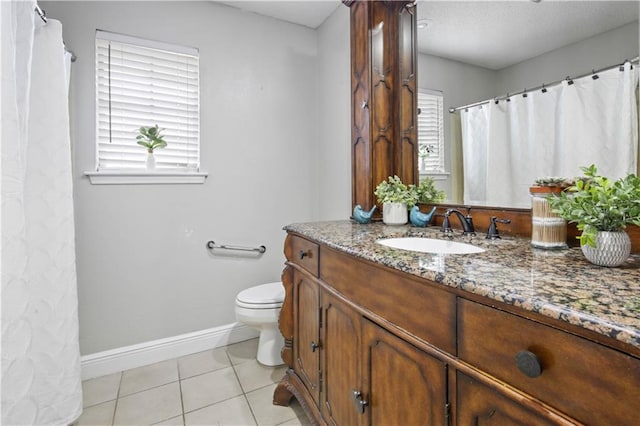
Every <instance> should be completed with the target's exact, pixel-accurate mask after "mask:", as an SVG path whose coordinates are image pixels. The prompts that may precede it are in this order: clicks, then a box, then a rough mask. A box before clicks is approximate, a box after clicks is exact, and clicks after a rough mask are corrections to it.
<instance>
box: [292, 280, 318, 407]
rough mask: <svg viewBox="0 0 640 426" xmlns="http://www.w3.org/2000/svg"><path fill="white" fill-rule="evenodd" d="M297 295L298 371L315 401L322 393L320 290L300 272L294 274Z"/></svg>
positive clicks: (296, 336)
mask: <svg viewBox="0 0 640 426" xmlns="http://www.w3.org/2000/svg"><path fill="white" fill-rule="evenodd" d="M293 276H294V283H295V295H296V299H297V303H296V304H295V305H296V307H295V314H294V315H295V317H296V321H295V324H296V327H295V331H294V333H295V337H294V340H295V342H294V348H295V349H294V350H295V360H296V361H295V370H296V372H297V373H298V375H299V377H300V378H301V379H302V382H303V383H304V384H305V386H306V387H307V389H308V390H309V392H310V393H311V395H312V396H313V398H314V401H315V402H316V404H317V403H318V400H319V392H320V380H319V379H320V377H319V376H320V373H319V369H320V351H319V346H316V345H319V343H320V340H319V339H320V319H319V316H320V288H319V287H318V283H317V282H316V281H315V280H314V279H312V278H310V277H308V276H305V275H304V274H303V273H301V272H299V271H295V272H294V275H293Z"/></svg>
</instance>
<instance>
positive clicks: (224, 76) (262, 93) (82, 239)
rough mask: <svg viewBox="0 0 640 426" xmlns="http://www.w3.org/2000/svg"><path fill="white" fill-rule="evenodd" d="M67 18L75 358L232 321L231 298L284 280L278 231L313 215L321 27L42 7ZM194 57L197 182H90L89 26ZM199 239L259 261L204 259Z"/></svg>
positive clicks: (205, 14) (127, 9)
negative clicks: (71, 58) (190, 49)
mask: <svg viewBox="0 0 640 426" xmlns="http://www.w3.org/2000/svg"><path fill="white" fill-rule="evenodd" d="M41 5H42V7H43V9H45V10H46V12H47V16H48V17H50V18H53V19H59V20H61V21H62V23H63V28H64V39H65V42H66V43H67V45H68V46H69V47H70V48H71V49H73V51H74V52H75V53H76V55H77V57H78V60H77V62H76V63H75V64H74V65H73V70H72V93H71V104H72V144H73V151H74V154H73V155H74V157H73V163H74V191H75V208H76V210H75V215H76V238H77V245H76V247H77V268H78V293H79V316H80V345H81V352H82V354H85V355H86V354H91V353H95V352H99V351H104V350H107V349H112V348H118V347H122V346H126V345H132V344H136V343H140V342H145V341H150V340H154V339H159V338H164V337H170V336H174V335H178V334H182V333H187V332H191V331H197V330H202V329H207V328H212V327H218V326H221V325H225V324H229V323H232V322H234V321H235V316H234V311H233V306H234V298H235V296H236V294H237V293H238V292H239V291H240V290H242V289H244V288H247V287H250V286H252V285H255V284H258V283H263V282H269V281H275V280H279V279H280V274H281V271H282V267H283V262H284V256H283V254H282V247H283V241H284V236H285V233H284V232H283V231H282V227H283V226H284V225H286V224H287V223H291V222H299V221H309V220H316V219H317V218H318V213H317V212H318V205H319V203H318V200H319V197H318V195H317V188H318V180H317V169H318V167H317V165H316V164H317V161H316V160H317V150H316V146H317V144H318V134H319V121H318V113H319V107H318V103H317V102H314V100H316V99H318V85H317V81H318V67H317V58H318V51H317V33H316V31H314V30H311V29H308V28H305V27H302V26H297V25H293V24H288V23H284V22H282V21H277V20H275V19H271V18H265V17H261V16H258V15H254V14H249V13H243V12H240V11H238V10H236V9H233V8H230V7H227V6H222V5H218V4H214V3H211V2H164V1H160V2H71V1H68V2H67V1H62V2H41ZM96 29H102V30H107V31H113V32H119V33H125V34H130V35H134V36H139V37H144V38H149V39H154V40H160V41H166V42H170V43H177V44H183V45H187V46H194V47H197V48H199V49H200V72H201V74H200V77H201V157H202V158H201V163H202V169H203V170H204V171H207V172H209V177H208V179H207V180H206V182H205V183H204V184H203V185H128V186H126V185H115V186H95V185H91V184H90V183H89V181H88V179H87V178H86V177H85V176H84V175H83V172H84V171H89V170H93V169H94V152H95V151H94V149H95V148H94V146H95V137H94V132H95V131H94V128H95V127H94V126H95V112H94V111H95V102H94V39H95V30H96ZM208 240H215V241H216V242H219V243H227V244H237V245H248V246H255V245H259V244H264V245H266V247H267V252H266V254H265V255H264V256H262V257H260V258H255V259H251V258H246V257H240V256H231V255H226V256H225V255H219V256H212V255H211V254H210V253H209V252H208V251H207V250H206V249H205V244H206V242H207V241H208Z"/></svg>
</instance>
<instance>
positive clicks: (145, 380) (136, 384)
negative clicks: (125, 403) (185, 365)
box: [120, 359, 178, 397]
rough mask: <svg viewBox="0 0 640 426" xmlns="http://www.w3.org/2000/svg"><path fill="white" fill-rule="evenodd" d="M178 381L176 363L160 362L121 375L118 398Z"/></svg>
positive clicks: (173, 360)
mask: <svg viewBox="0 0 640 426" xmlns="http://www.w3.org/2000/svg"><path fill="white" fill-rule="evenodd" d="M176 381H178V362H177V361H176V360H175V359H170V360H168V361H162V362H158V363H155V364H151V365H146V366H144V367H139V368H134V369H132V370H127V371H124V372H123V373H122V382H121V384H120V397H123V396H125V395H130V394H132V393H135V392H140V391H143V390H147V389H151V388H154V387H156V386H160V385H166V384H167V383H171V382H176Z"/></svg>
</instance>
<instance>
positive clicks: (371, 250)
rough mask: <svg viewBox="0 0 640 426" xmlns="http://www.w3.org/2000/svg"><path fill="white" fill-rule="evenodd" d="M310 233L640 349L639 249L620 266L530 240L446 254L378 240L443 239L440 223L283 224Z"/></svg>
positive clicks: (482, 243) (484, 243) (476, 240)
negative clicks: (603, 264)
mask: <svg viewBox="0 0 640 426" xmlns="http://www.w3.org/2000/svg"><path fill="white" fill-rule="evenodd" d="M284 229H285V230H287V231H292V232H295V233H297V234H300V235H302V236H305V237H307V238H308V239H310V240H313V241H316V242H319V243H323V244H326V245H327V246H330V247H333V248H336V249H338V250H341V251H344V252H347V253H349V254H352V255H354V256H357V257H360V258H363V259H367V260H370V261H374V262H377V263H380V264H383V265H386V266H389V267H391V268H394V269H397V270H400V271H403V272H407V273H409V274H413V275H417V276H420V277H424V278H427V279H430V280H432V281H436V282H438V283H442V284H443V285H446V286H450V287H456V288H460V289H463V290H466V291H469V292H471V293H475V294H479V295H482V296H486V297H488V298H491V299H494V300H498V301H500V302H504V303H507V304H510V305H514V306H518V307H521V308H523V309H526V310H529V311H534V312H538V313H540V314H542V315H545V316H548V317H551V318H556V319H560V320H562V321H566V322H568V323H571V324H575V325H578V326H581V327H584V328H586V329H589V330H593V331H596V332H598V333H601V334H603V335H605V336H609V337H612V338H614V339H617V340H620V341H622V342H625V343H628V344H630V345H633V346H635V347H637V348H640V255H633V256H632V257H630V258H629V259H628V260H627V262H626V263H624V264H623V265H622V266H620V267H618V268H604V267H599V266H595V265H592V264H591V263H589V262H588V261H587V260H586V259H585V258H584V256H583V255H582V251H581V250H580V248H572V249H568V250H559V251H550V250H542V249H535V248H532V247H531V246H530V244H529V240H528V239H517V238H510V237H504V239H502V240H494V241H490V240H485V239H484V235H483V234H478V236H475V237H462V236H460V235H459V233H456V237H455V239H454V240H455V241H461V242H469V243H471V244H474V245H477V246H479V247H482V248H484V249H485V250H486V251H485V252H483V253H478V254H470V255H457V254H456V255H442V254H429V253H417V252H410V251H405V250H398V249H393V248H389V247H385V246H383V245H381V244H376V240H378V239H381V238H397V237H408V236H421V237H429V238H443V236H442V234H441V232H439V230H438V228H435V227H430V228H415V227H412V226H410V225H403V226H386V225H384V224H382V223H370V224H366V225H360V224H357V223H355V222H350V221H334V222H316V223H296V224H291V225H288V226H286V227H285V228H284Z"/></svg>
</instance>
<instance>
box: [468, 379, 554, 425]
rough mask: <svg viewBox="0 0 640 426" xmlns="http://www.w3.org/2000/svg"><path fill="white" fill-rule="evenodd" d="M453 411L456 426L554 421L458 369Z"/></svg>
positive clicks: (547, 423)
mask: <svg viewBox="0 0 640 426" xmlns="http://www.w3.org/2000/svg"><path fill="white" fill-rule="evenodd" d="M456 411H457V413H456V414H457V424H458V425H460V426H467V425H468V426H494V425H495V426H504V425H513V426H516V425H518V426H538V425H541V426H542V425H552V424H556V423H552V422H551V421H549V420H546V419H544V418H541V417H540V416H538V415H536V414H535V413H533V412H530V411H528V410H527V409H526V408H524V407H523V406H522V405H520V404H518V403H517V402H516V401H512V400H511V399H509V398H507V397H506V396H504V395H502V394H500V393H498V392H496V391H494V390H492V389H490V388H488V387H486V386H484V385H482V384H481V383H478V382H477V381H475V380H473V379H472V378H470V377H468V376H466V375H464V374H462V373H460V372H458V375H457V402H456Z"/></svg>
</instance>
